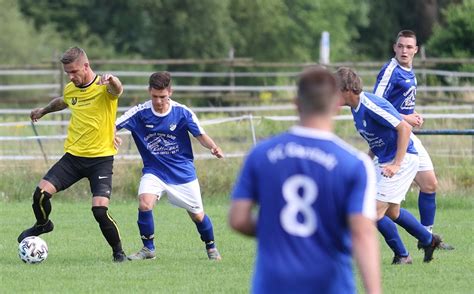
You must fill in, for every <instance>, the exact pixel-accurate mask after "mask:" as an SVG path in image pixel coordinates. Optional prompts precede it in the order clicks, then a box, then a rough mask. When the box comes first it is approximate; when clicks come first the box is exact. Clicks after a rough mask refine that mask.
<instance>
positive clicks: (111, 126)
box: [63, 76, 119, 157]
mask: <svg viewBox="0 0 474 294" xmlns="http://www.w3.org/2000/svg"><path fill="white" fill-rule="evenodd" d="M99 78H100V77H99V76H96V77H95V78H94V80H93V81H92V82H91V83H90V84H89V85H86V86H83V87H76V86H75V85H74V84H73V83H72V82H70V83H68V84H67V85H66V87H65V88H64V95H63V99H64V102H65V103H66V104H67V105H68V107H69V109H70V111H71V120H70V121H69V127H68V130H67V138H66V141H65V142H64V151H65V152H68V153H71V154H72V155H75V156H82V157H101V156H110V155H115V154H116V153H117V150H116V149H115V148H114V131H115V118H116V114H117V105H118V97H119V95H114V94H111V93H109V92H108V90H107V86H106V85H97V84H96V83H97V81H98V80H99Z"/></svg>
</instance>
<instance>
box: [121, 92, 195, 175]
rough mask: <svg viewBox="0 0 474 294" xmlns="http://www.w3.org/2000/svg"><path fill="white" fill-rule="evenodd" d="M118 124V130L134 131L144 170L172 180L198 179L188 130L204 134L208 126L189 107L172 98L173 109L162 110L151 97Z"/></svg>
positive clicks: (171, 106) (129, 112)
mask: <svg viewBox="0 0 474 294" xmlns="http://www.w3.org/2000/svg"><path fill="white" fill-rule="evenodd" d="M115 124H116V127H117V129H118V130H120V129H122V128H125V129H127V130H129V131H130V132H131V133H132V136H133V139H134V140H135V144H136V145H137V148H138V151H139V152H140V155H141V157H142V160H143V170H142V171H143V173H144V174H145V173H151V174H154V175H155V176H157V177H158V178H160V179H161V180H163V181H164V182H165V183H168V184H184V183H188V182H191V181H193V180H195V179H196V170H195V168H194V164H193V158H194V157H193V150H192V146H191V140H190V138H189V134H188V132H190V133H191V134H192V135H193V136H195V137H196V136H199V135H202V134H204V130H203V129H202V128H201V127H200V125H199V121H198V119H197V117H196V115H195V114H194V113H193V112H192V111H191V110H190V109H189V108H187V107H186V106H184V105H181V104H179V103H177V102H175V101H170V108H169V110H168V111H167V112H166V113H163V114H161V113H157V112H155V111H154V109H153V106H152V103H151V101H147V102H145V103H143V104H140V105H138V106H135V107H133V108H131V109H130V110H128V111H127V112H126V113H125V114H123V115H122V116H121V117H120V118H118V119H117V121H116V123H115Z"/></svg>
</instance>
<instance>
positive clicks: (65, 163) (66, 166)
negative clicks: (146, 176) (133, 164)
mask: <svg viewBox="0 0 474 294" xmlns="http://www.w3.org/2000/svg"><path fill="white" fill-rule="evenodd" d="M113 166H114V157H113V156H104V157H80V156H74V155H72V154H69V153H66V154H64V155H63V157H61V159H60V160H59V161H58V162H56V163H55V164H54V165H53V166H52V167H51V168H50V169H49V171H48V173H46V175H45V176H44V177H43V179H44V180H46V181H48V182H50V183H51V184H53V186H54V187H55V188H56V190H57V191H58V192H59V191H62V190H65V189H67V188H69V187H70V186H72V185H73V184H74V183H76V182H77V181H79V180H80V179H82V178H87V179H89V184H90V188H91V192H92V196H104V197H107V198H110V194H111V191H112V174H113V172H112V170H113Z"/></svg>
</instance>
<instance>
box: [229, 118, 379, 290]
mask: <svg viewBox="0 0 474 294" xmlns="http://www.w3.org/2000/svg"><path fill="white" fill-rule="evenodd" d="M374 173H375V172H374V167H373V164H372V162H371V161H370V160H369V159H368V156H367V155H365V154H362V153H361V152H359V151H357V150H355V149H354V148H352V147H351V146H349V145H348V144H346V143H345V142H343V141H342V140H341V139H339V138H338V137H336V136H335V135H333V134H331V133H328V132H322V131H315V130H313V129H308V128H303V127H293V128H292V129H291V130H290V131H289V132H288V133H283V134H281V135H278V136H276V137H274V138H271V139H269V140H267V141H264V142H262V143H260V144H259V145H257V146H256V147H255V148H254V149H253V150H252V151H251V152H250V154H249V155H248V157H247V159H246V160H245V163H244V165H243V168H242V171H241V174H240V177H239V179H238V180H237V182H236V186H235V187H234V190H233V193H232V198H233V200H242V199H244V200H250V201H253V202H255V203H256V204H257V205H259V207H260V208H259V215H258V222H257V240H258V247H257V257H256V264H255V272H254V278H253V292H254V293H354V292H355V285H354V278H353V272H352V259H351V247H352V243H351V235H350V230H349V224H348V217H349V216H350V215H357V214H362V215H365V216H367V217H369V218H375V194H376V193H375V186H374V185H375V175H374Z"/></svg>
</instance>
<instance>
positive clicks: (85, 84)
mask: <svg viewBox="0 0 474 294" xmlns="http://www.w3.org/2000/svg"><path fill="white" fill-rule="evenodd" d="M61 63H62V64H63V67H64V71H65V72H66V74H67V76H68V78H69V80H70V83H68V84H67V85H66V87H65V89H64V95H63V97H57V98H55V99H53V100H52V101H51V102H50V103H49V104H48V105H47V106H45V107H42V108H36V109H33V110H32V111H31V114H30V118H31V120H32V121H33V122H36V121H37V120H38V119H40V118H41V117H43V116H44V115H46V114H48V113H50V112H55V111H60V110H63V109H65V108H69V109H70V111H71V119H70V123H69V127H68V132H67V139H66V141H65V143H64V151H65V154H64V156H63V157H62V158H61V159H60V160H59V161H58V162H56V164H54V165H53V166H52V167H51V168H50V170H49V171H48V172H47V173H46V175H45V176H44V177H43V179H41V181H40V182H39V184H38V187H36V189H35V191H34V193H33V205H32V206H33V212H34V215H35V217H36V223H35V224H34V225H33V226H32V227H31V228H29V229H26V230H24V231H23V232H22V233H21V234H20V236H18V242H20V241H21V240H23V239H24V238H26V237H29V236H38V235H41V234H44V233H48V232H50V231H52V230H53V228H54V225H53V222H52V221H51V220H50V219H49V214H50V212H51V201H50V199H51V197H52V195H53V194H55V193H56V192H59V191H62V190H65V189H67V188H68V187H70V186H71V185H73V184H74V183H76V182H77V181H79V180H80V179H82V178H84V177H86V178H87V179H88V180H89V183H90V189H91V192H92V213H93V214H94V217H95V219H96V220H97V222H98V223H99V227H100V230H101V231H102V234H103V235H104V237H105V239H106V240H107V242H108V243H109V245H110V246H111V247H112V251H113V260H114V261H115V262H122V261H125V260H126V255H125V253H124V252H123V250H122V245H121V241H120V234H119V230H118V228H117V224H116V223H115V221H114V220H113V218H112V217H111V216H110V214H109V213H108V205H109V200H110V195H111V188H112V168H113V161H114V155H115V154H116V152H117V150H116V149H115V147H114V132H115V118H116V111H117V102H118V98H119V96H120V95H121V94H122V91H123V87H122V84H121V82H120V80H119V79H118V78H117V77H115V76H113V75H111V74H104V75H102V76H99V75H97V74H95V73H94V71H93V70H92V69H91V67H90V65H89V60H88V58H87V55H86V53H85V51H84V50H83V49H81V48H79V47H72V48H69V49H68V50H67V51H66V52H65V53H64V54H63V56H62V57H61Z"/></svg>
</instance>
